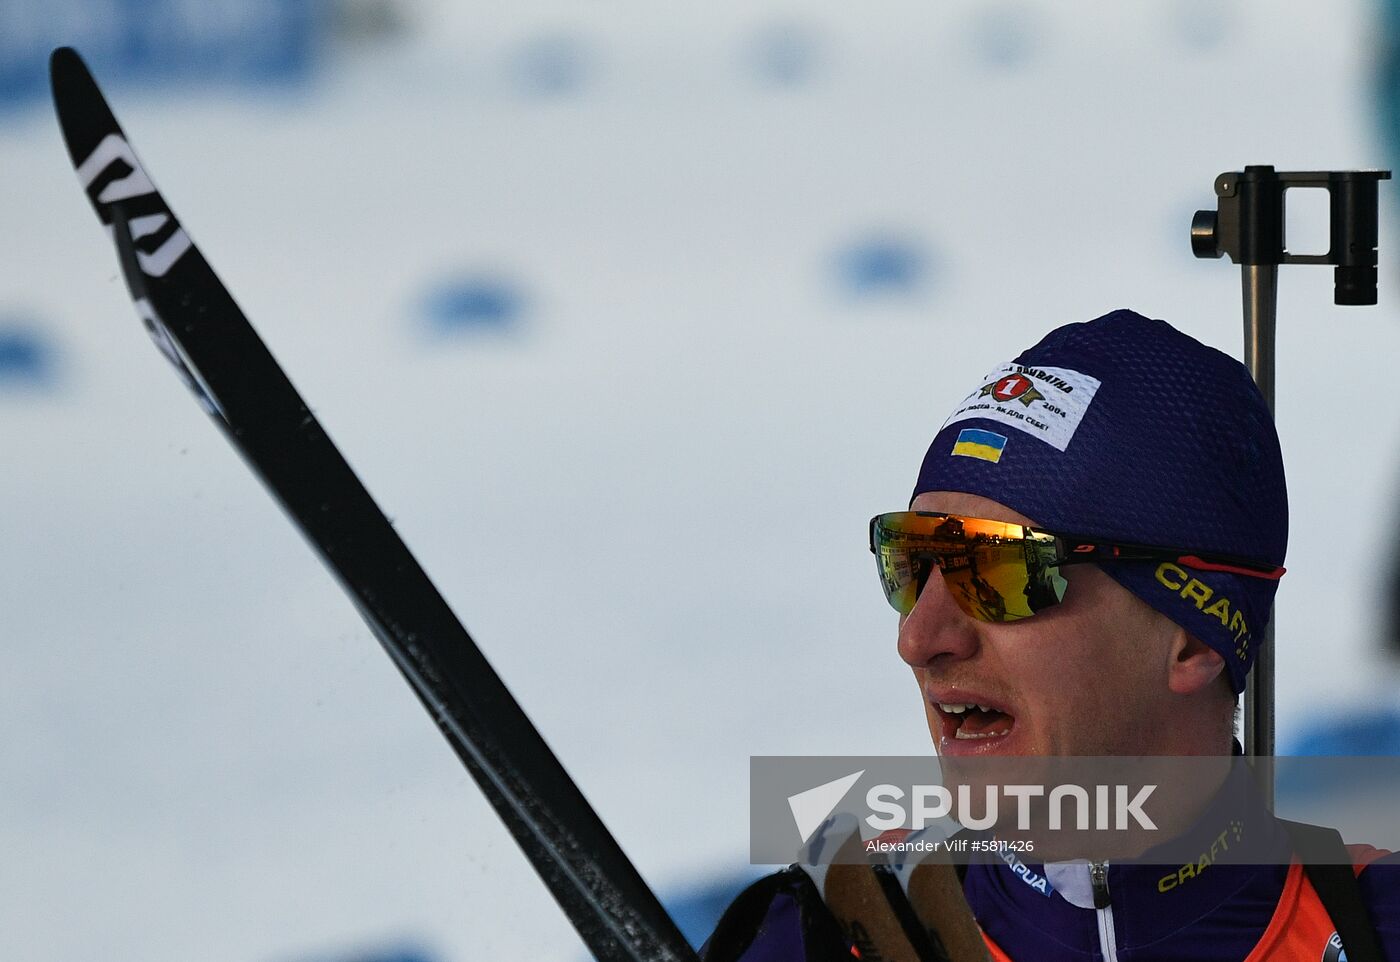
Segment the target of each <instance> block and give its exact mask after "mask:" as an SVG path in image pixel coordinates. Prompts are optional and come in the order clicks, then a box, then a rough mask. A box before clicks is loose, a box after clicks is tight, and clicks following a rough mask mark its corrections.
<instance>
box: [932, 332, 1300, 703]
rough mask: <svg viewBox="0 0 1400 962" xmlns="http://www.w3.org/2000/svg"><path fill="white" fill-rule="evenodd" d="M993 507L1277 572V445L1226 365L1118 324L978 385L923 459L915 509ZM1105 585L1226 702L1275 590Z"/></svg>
mask: <svg viewBox="0 0 1400 962" xmlns="http://www.w3.org/2000/svg"><path fill="white" fill-rule="evenodd" d="M925 491H962V492H966V493H969V494H977V495H981V496H983V497H986V498H991V499H992V500H994V501H998V502H1000V503H1001V504H1004V505H1006V506H1007V507H1009V508H1011V509H1012V510H1014V511H1018V512H1020V513H1021V514H1023V515H1025V516H1027V517H1029V518H1032V519H1034V520H1035V522H1036V523H1037V524H1038V525H1041V526H1043V527H1045V528H1048V529H1050V530H1052V531H1055V530H1059V531H1065V532H1067V533H1073V534H1080V535H1096V536H1099V537H1101V538H1103V539H1104V540H1118V541H1132V542H1137V543H1140V544H1152V545H1160V546H1163V547H1170V548H1180V549H1184V550H1185V551H1186V552H1188V553H1199V554H1209V553H1218V554H1225V555H1234V556H1237V557H1242V558H1248V559H1251V560H1254V561H1259V562H1265V563H1268V564H1270V565H1282V564H1283V561H1284V553H1285V550H1286V548H1287V545H1288V494H1287V490H1286V487H1285V484H1284V476H1283V457H1282V454H1281V453H1280V451H1279V443H1278V434H1277V432H1276V431H1275V430H1274V422H1273V418H1272V416H1271V415H1270V414H1269V410H1268V407H1267V405H1266V404H1265V403H1264V398H1263V396H1262V395H1261V394H1260V393H1259V389H1258V388H1257V387H1255V384H1254V381H1253V379H1252V378H1251V377H1250V375H1249V372H1248V370H1246V369H1245V367H1244V365H1242V364H1241V363H1240V362H1239V361H1236V360H1235V359H1234V358H1232V357H1230V356H1228V355H1226V354H1223V353H1221V352H1220V351H1217V350H1216V349H1214V348H1211V347H1207V346H1205V345H1204V344H1202V343H1200V342H1199V341H1197V340H1195V339H1194V338H1192V337H1190V336H1188V335H1186V334H1182V333H1181V332H1180V331H1178V330H1176V329H1175V328H1173V327H1172V326H1171V325H1170V324H1167V323H1166V322H1165V321H1155V320H1148V319H1147V318H1145V317H1143V316H1142V315H1140V314H1136V313H1134V312H1132V311H1127V310H1119V311H1114V312H1113V313H1111V314H1106V315H1104V316H1103V317H1100V318H1097V319H1095V320H1092V321H1088V322H1086V323H1083V324H1067V325H1065V326H1064V327H1061V328H1057V329H1056V330H1054V331H1051V332H1050V333H1049V334H1047V335H1046V336H1045V338H1044V339H1042V340H1041V341H1040V343H1039V344H1037V345H1035V346H1034V347H1032V348H1030V349H1029V350H1027V351H1025V352H1023V353H1022V354H1021V355H1020V356H1019V357H1017V358H1016V360H1015V361H1013V362H1010V363H1008V364H1004V365H1002V366H1000V367H998V368H997V369H996V370H994V371H992V372H990V373H989V374H988V375H987V376H986V377H985V378H983V379H982V380H981V381H980V382H979V383H978V385H977V386H976V387H975V388H974V390H973V391H972V393H971V394H969V395H968V396H967V397H966V398H965V399H964V400H963V401H962V403H960V404H959V405H958V406H957V408H956V409H955V410H954V412H953V414H952V415H951V416H950V417H949V418H948V420H947V421H946V422H944V424H943V427H942V428H941V429H940V430H939V432H938V435H937V436H936V437H935V438H934V439H933V443H932V445H930V446H929V449H928V454H927V455H925V457H924V462H923V466H922V468H921V469H920V471H919V480H918V483H917V484H916V485H915V487H914V495H915V496H918V495H920V494H922V493H924V492H925ZM1103 570H1104V572H1105V573H1107V574H1108V575H1110V576H1111V577H1112V578H1114V580H1116V581H1117V582H1118V583H1119V584H1121V585H1122V586H1123V587H1124V588H1127V589H1128V590H1129V591H1131V592H1132V593H1133V594H1135V595H1137V596H1138V597H1139V598H1141V599H1142V600H1143V601H1145V602H1147V604H1149V605H1151V606H1152V607H1153V608H1155V609H1156V610H1158V611H1160V612H1161V613H1162V614H1164V615H1166V616H1167V617H1168V618H1170V619H1171V620H1172V621H1174V622H1176V623H1177V624H1178V625H1180V626H1181V627H1183V628H1185V629H1186V630H1187V631H1189V632H1190V633H1191V634H1193V635H1195V636H1196V637H1197V638H1199V639H1200V640H1201V641H1203V642H1205V643H1206V644H1207V645H1209V646H1210V647H1211V648H1213V649H1214V650H1216V651H1218V652H1219V653H1220V654H1221V656H1222V657H1223V658H1224V659H1225V664H1226V667H1227V669H1228V671H1229V675H1230V681H1231V684H1232V685H1233V687H1234V689H1235V691H1236V692H1240V691H1242V690H1243V689H1244V679H1245V676H1246V675H1247V674H1248V673H1249V669H1250V666H1252V665H1253V664H1254V658H1255V654H1256V648H1257V644H1258V641H1259V640H1260V639H1261V638H1262V637H1263V631H1264V627H1265V625H1266V624H1267V623H1268V620H1269V614H1270V611H1271V609H1272V606H1273V600H1274V592H1275V590H1276V589H1277V587H1278V582H1277V581H1276V580H1269V579H1264V578H1251V577H1247V576H1244V575H1237V574H1232V573H1229V572H1219V571H1200V570H1195V569H1186V568H1182V567H1180V566H1177V565H1171V564H1168V565H1160V564H1158V563H1157V562H1123V563H1116V564H1108V565H1104V566H1103Z"/></svg>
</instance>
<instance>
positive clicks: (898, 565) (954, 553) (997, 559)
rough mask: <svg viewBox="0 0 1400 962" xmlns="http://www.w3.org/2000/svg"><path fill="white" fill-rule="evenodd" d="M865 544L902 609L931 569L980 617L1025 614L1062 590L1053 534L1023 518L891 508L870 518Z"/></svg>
mask: <svg viewBox="0 0 1400 962" xmlns="http://www.w3.org/2000/svg"><path fill="white" fill-rule="evenodd" d="M870 550H871V551H873V552H874V553H875V563H876V566H877V568H878V570H879V574H880V583H881V585H882V586H883V587H884V589H885V598H886V599H888V600H889V603H890V605H891V606H892V607H893V608H894V610H895V611H898V612H899V613H900V614H902V615H907V614H909V613H910V612H911V611H913V610H914V604H915V602H916V601H918V598H919V593H920V592H921V591H923V589H924V585H926V584H927V583H928V579H929V578H930V576H932V574H933V570H934V569H935V568H937V569H939V570H940V571H941V573H942V577H943V582H944V584H945V585H946V586H947V588H948V590H949V591H950V592H951V593H952V595H953V598H954V600H955V601H957V603H958V607H959V608H961V609H962V610H963V611H964V612H965V613H966V614H967V615H969V616H970V617H972V618H976V619H977V620H978V621H989V622H1005V621H1017V620H1019V619H1021V618H1029V617H1030V616H1031V615H1033V614H1035V613H1036V612H1037V611H1041V610H1043V609H1045V608H1048V607H1050V606H1052V605H1056V604H1059V603H1060V601H1061V600H1062V599H1063V598H1064V596H1065V580H1064V578H1062V577H1061V576H1060V572H1059V569H1058V568H1057V567H1056V566H1055V565H1054V561H1055V558H1056V553H1057V549H1056V545H1055V538H1054V537H1053V536H1052V535H1048V534H1045V533H1044V532H1039V531H1035V530H1033V529H1031V528H1027V527H1025V526H1024V525H1019V524H1010V523H1008V522H1005V521H988V520H986V519H983V518H965V517H961V516H959V515H950V514H927V513H925V512H922V511H896V512H893V513H891V514H882V515H879V516H878V517H876V518H873V519H871V522H870Z"/></svg>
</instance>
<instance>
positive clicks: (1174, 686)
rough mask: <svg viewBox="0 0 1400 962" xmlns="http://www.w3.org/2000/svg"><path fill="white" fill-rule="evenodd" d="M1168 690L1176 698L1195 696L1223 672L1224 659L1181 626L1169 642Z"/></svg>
mask: <svg viewBox="0 0 1400 962" xmlns="http://www.w3.org/2000/svg"><path fill="white" fill-rule="evenodd" d="M1170 651H1171V658H1170V661H1169V662H1168V664H1167V687H1168V688H1170V689H1171V691H1172V692H1173V693H1174V694H1177V695H1194V694H1195V693H1196V692H1198V691H1201V690H1203V689H1205V688H1207V687H1209V686H1210V685H1211V684H1213V683H1214V682H1215V680H1216V679H1217V678H1219V677H1220V676H1221V674H1222V673H1223V672H1224V671H1225V659H1224V658H1221V657H1220V653H1219V652H1217V651H1216V650H1215V649H1213V648H1211V647H1210V646H1209V645H1207V644H1206V643H1205V642H1203V641H1201V639H1199V638H1197V637H1196V636H1195V635H1193V634H1191V633H1190V632H1188V631H1187V630H1186V629H1185V628H1182V627H1181V626H1180V625H1178V626H1177V628H1176V634H1175V636H1174V637H1173V638H1172V642H1171V648H1170Z"/></svg>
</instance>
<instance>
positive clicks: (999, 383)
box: [943, 363, 1099, 451]
mask: <svg viewBox="0 0 1400 962" xmlns="http://www.w3.org/2000/svg"><path fill="white" fill-rule="evenodd" d="M1098 389H1099V379H1098V378H1094V377H1090V376H1089V375H1087V374H1080V373H1079V372H1078V371H1071V370H1069V369H1068V368H1063V367H1028V366H1026V365H1024V364H1011V363H1007V364H1003V365H1001V367H999V368H997V369H996V370H994V371H992V372H991V373H990V374H988V375H987V376H986V377H984V378H983V379H982V385H981V387H979V388H977V389H976V390H975V391H973V392H972V393H971V394H969V395H968V396H967V397H966V398H964V399H963V401H962V403H961V404H959V405H958V406H957V407H956V408H955V409H954V410H953V413H952V414H951V415H950V416H949V417H948V420H946V421H944V422H943V426H944V427H947V426H948V425H950V424H952V423H953V422H954V421H966V420H968V419H969V418H984V419H986V420H988V421H1000V422H1001V423H1002V424H1005V425H1008V426H1010V427H1013V428H1017V429H1019V430H1022V431H1025V432H1026V433H1027V434H1030V435H1033V436H1035V437H1037V438H1040V439H1041V440H1042V441H1044V442H1045V443H1046V444H1049V445H1051V446H1052V447H1055V448H1057V449H1059V450H1061V451H1063V450H1064V449H1065V448H1067V447H1069V442H1070V441H1071V440H1072V439H1073V438H1074V432H1075V431H1077V430H1078V429H1079V422H1080V421H1081V420H1083V419H1084V412H1086V411H1088V410H1089V403H1090V402H1091V401H1093V400H1094V394H1095V393H1096V392H1097V391H1098Z"/></svg>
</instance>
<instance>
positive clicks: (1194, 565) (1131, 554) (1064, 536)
mask: <svg viewBox="0 0 1400 962" xmlns="http://www.w3.org/2000/svg"><path fill="white" fill-rule="evenodd" d="M897 515H905V516H910V515H913V516H917V517H920V518H931V519H938V520H950V519H951V520H956V521H960V522H963V523H967V522H982V523H986V524H1006V525H1011V526H1013V527H1019V528H1021V529H1022V531H1023V534H1022V537H1021V539H1020V540H1022V541H1026V540H1030V539H1031V537H1032V536H1039V537H1038V538H1036V539H1035V540H1041V539H1043V538H1050V539H1053V543H1054V545H1055V557H1054V558H1053V559H1051V560H1050V561H1048V562H1046V567H1047V568H1048V569H1054V568H1061V567H1064V566H1066V565H1076V564H1105V563H1112V562H1114V561H1170V562H1173V563H1175V564H1178V565H1180V566H1181V567H1183V568H1189V569H1193V570H1196V571H1221V572H1227V573H1229V574H1236V575H1243V576H1245V577H1249V578H1261V579H1265V580H1270V581H1277V580H1278V579H1279V578H1281V577H1283V574H1284V571H1285V570H1286V569H1284V568H1283V567H1282V566H1280V565H1272V564H1268V563H1267V562H1262V561H1256V560H1254V559H1252V558H1243V557H1240V556H1238V555H1228V554H1221V553H1219V552H1202V551H1193V550H1191V549H1187V548H1170V547H1165V546H1162V545H1149V544H1140V543H1137V542H1131V541H1119V540H1117V539H1105V538H1101V537H1099V536H1097V535H1083V534H1071V533H1068V532H1063V531H1051V530H1049V529H1047V528H1039V527H1036V526H1034V525H1022V524H1017V523H1016V522H1010V521H996V520H993V519H991V518H977V517H973V516H971V515H961V514H945V513H942V512H935V511H890V512H886V513H884V514H877V515H876V516H875V517H873V518H871V519H870V525H869V532H868V535H869V542H870V553H871V554H873V555H875V556H876V558H877V559H878V558H879V550H878V548H877V545H876V541H875V529H876V526H877V525H879V524H880V523H881V520H882V519H884V518H890V517H893V516H897ZM928 553H929V554H931V555H937V554H938V552H928ZM938 567H939V568H940V569H942V568H943V566H942V564H940V565H939V566H938ZM882 581H883V579H882ZM920 591H921V592H922V588H920ZM915 597H916V599H917V595H916V596H915ZM886 600H888V601H889V602H890V605H891V606H892V607H894V608H895V610H896V611H898V610H899V606H898V605H896V604H895V603H894V599H893V598H890V597H889V595H888V592H886ZM901 614H907V612H901ZM1008 620H1011V619H1008Z"/></svg>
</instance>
